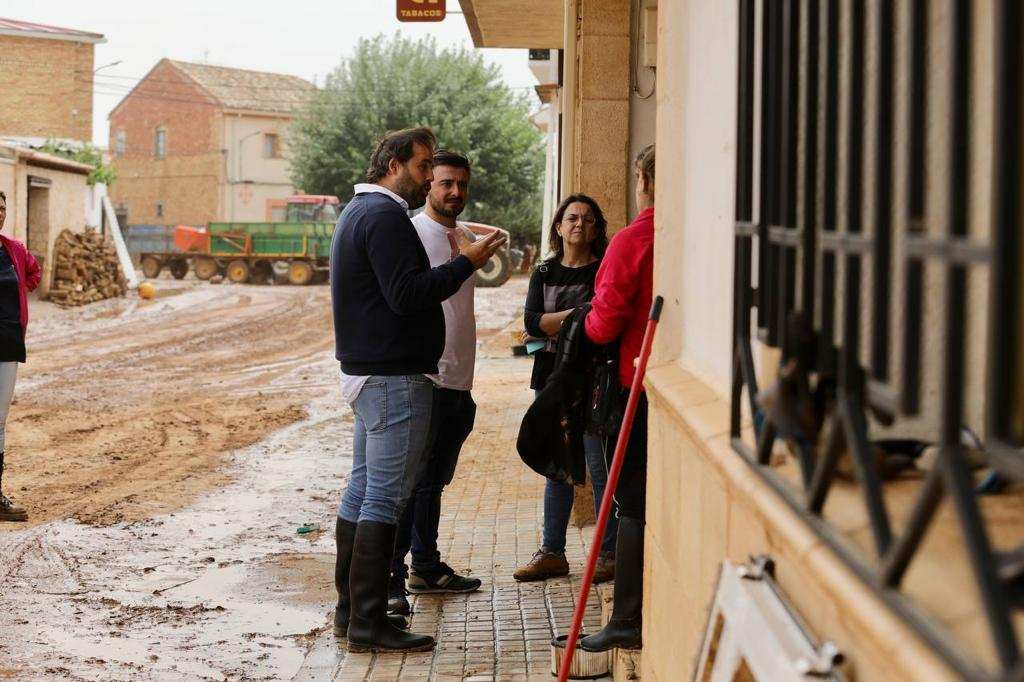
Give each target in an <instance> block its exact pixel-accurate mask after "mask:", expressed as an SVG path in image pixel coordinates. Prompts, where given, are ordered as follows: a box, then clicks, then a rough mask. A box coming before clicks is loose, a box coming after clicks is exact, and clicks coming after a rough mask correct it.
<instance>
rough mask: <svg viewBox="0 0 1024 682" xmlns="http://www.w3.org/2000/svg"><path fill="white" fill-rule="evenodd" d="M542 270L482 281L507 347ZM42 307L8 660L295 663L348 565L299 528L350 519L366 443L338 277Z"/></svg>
mask: <svg viewBox="0 0 1024 682" xmlns="http://www.w3.org/2000/svg"><path fill="white" fill-rule="evenodd" d="M525 286H526V282H525V280H523V279H514V280H512V281H510V282H509V283H508V284H506V285H505V286H503V287H501V288H500V289H480V290H478V294H477V307H478V326H479V327H480V330H481V333H480V336H481V338H482V340H484V342H485V343H486V340H487V339H488V337H490V339H491V341H492V343H491V346H492V347H493V346H495V344H494V341H498V339H496V338H495V336H494V335H495V332H497V331H498V330H499V329H501V328H503V327H505V326H506V324H507V323H508V322H509V321H511V320H512V319H513V318H514V317H515V316H516V315H517V314H518V310H519V307H520V306H521V303H522V300H523V298H524V296H525ZM32 314H33V319H32V322H31V325H30V330H29V339H28V347H29V363H28V364H27V365H24V366H22V372H21V374H20V375H19V378H18V388H17V392H16V403H15V405H14V406H13V407H12V412H11V416H10V419H9V420H8V424H7V433H8V444H9V448H8V463H9V468H8V471H7V473H6V474H5V480H4V484H5V485H4V489H5V490H6V491H8V492H9V494H10V495H11V497H13V498H15V499H16V500H17V501H18V502H19V503H22V504H23V505H25V506H26V507H27V508H28V510H29V514H30V519H31V520H30V522H29V523H28V524H4V525H2V526H0V621H2V622H3V626H2V627H0V678H3V677H10V678H17V679H139V678H140V677H141V678H152V679H240V678H245V679H289V678H292V677H294V676H295V675H296V674H297V673H298V672H299V671H300V669H302V663H303V661H304V659H305V658H306V656H307V654H308V652H309V649H310V647H311V645H312V642H313V641H314V639H315V638H316V635H317V634H319V633H320V632H322V631H323V629H324V628H325V627H326V625H327V623H328V616H329V613H330V606H331V597H332V593H331V592H332V586H331V583H330V574H331V566H332V564H331V562H332V561H333V558H332V552H333V540H332V535H331V533H330V532H323V531H321V532H313V533H310V534H305V535H300V534H298V533H297V532H296V530H297V528H298V527H299V526H300V525H302V524H304V523H319V524H321V526H322V527H323V528H324V531H329V530H330V529H329V526H330V522H331V519H332V518H333V513H334V511H333V510H334V507H335V505H336V504H337V499H338V494H339V492H340V490H341V488H342V486H343V485H344V476H343V474H344V472H346V471H347V465H348V462H347V459H348V457H349V452H350V429H351V415H350V413H349V411H348V409H347V407H343V406H342V405H341V404H340V400H339V398H338V390H337V364H336V363H335V362H334V360H333V335H332V327H331V320H330V310H329V292H328V290H327V288H326V287H287V286H277V287H275V286H232V285H210V284H205V283H200V282H195V281H191V280H189V279H186V280H183V281H180V282H178V281H174V280H170V279H162V280H160V281H159V292H158V297H157V298H156V299H155V300H152V301H140V300H138V299H136V298H125V299H119V300H114V301H105V302H102V303H97V304H93V305H91V306H87V307H85V308H80V309H75V310H59V309H57V308H55V307H53V306H50V305H49V304H46V303H33V307H32ZM496 345H497V346H498V347H502V346H503V345H504V344H503V343H502V342H499V343H497V344H496ZM482 362H487V360H486V359H484V360H482Z"/></svg>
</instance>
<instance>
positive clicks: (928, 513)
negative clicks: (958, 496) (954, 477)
mask: <svg viewBox="0 0 1024 682" xmlns="http://www.w3.org/2000/svg"><path fill="white" fill-rule="evenodd" d="M942 495H943V485H942V469H941V468H940V467H938V466H936V467H934V468H932V470H931V471H929V472H928V477H927V478H926V479H925V482H924V487H923V489H922V490H921V492H920V493H919V494H918V497H917V499H916V500H915V502H914V507H913V509H911V511H910V516H909V517H908V519H907V526H906V529H905V530H904V531H903V535H902V536H900V538H899V539H898V540H897V541H896V543H895V544H894V545H893V546H892V547H890V548H889V551H888V553H886V555H885V556H884V557H883V558H882V566H881V569H880V571H879V573H880V576H881V582H882V585H884V586H885V587H899V585H900V583H901V582H903V576H904V574H905V573H906V571H907V568H908V567H909V566H910V561H911V559H913V558H914V555H915V554H916V553H917V550H918V548H919V547H920V546H921V541H922V540H923V539H924V536H925V533H926V532H927V530H928V526H929V524H930V523H931V521H932V518H933V517H934V516H935V512H936V511H937V510H938V508H939V503H940V502H941V501H942Z"/></svg>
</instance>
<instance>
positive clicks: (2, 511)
mask: <svg viewBox="0 0 1024 682" xmlns="http://www.w3.org/2000/svg"><path fill="white" fill-rule="evenodd" d="M3 481H4V453H2V452H0V521H28V512H27V511H25V509H24V508H22V507H19V506H18V505H16V504H14V503H13V502H11V501H10V500H9V499H7V496H6V495H4V493H3Z"/></svg>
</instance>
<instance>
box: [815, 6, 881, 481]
mask: <svg viewBox="0 0 1024 682" xmlns="http://www.w3.org/2000/svg"><path fill="white" fill-rule="evenodd" d="M849 11H850V26H849V31H848V32H849V35H850V38H849V43H850V50H849V52H850V60H849V61H850V73H849V79H850V80H849V92H848V95H847V118H848V119H849V125H848V132H847V135H848V137H847V144H846V159H847V166H846V188H845V189H846V196H845V200H846V230H845V232H846V234H847V235H849V234H853V235H860V234H862V233H863V226H862V225H861V218H862V215H861V202H862V199H863V197H862V189H863V188H862V185H863V173H864V169H863V167H862V162H863V151H862V146H863V130H862V129H863V127H864V114H863V107H864V4H863V3H861V2H852V3H850V4H849ZM830 236H831V235H830ZM822 242H823V246H827V240H822ZM871 248H872V249H873V248H874V244H873V243H872V244H871ZM843 256H844V259H843V260H844V266H845V267H844V275H845V276H844V278H843V284H844V287H843V342H842V348H841V350H840V364H839V385H840V387H841V390H844V389H845V391H846V392H847V394H848V395H851V394H853V393H856V395H857V396H858V397H859V396H860V395H862V393H863V391H862V386H863V382H862V381H861V372H860V322H861V319H860V317H861V315H860V311H861V276H860V272H861V258H860V253H856V252H853V251H846V252H844V254H843ZM857 402H858V404H860V405H863V401H857ZM850 423H851V424H852V423H853V422H850ZM861 438H863V439H865V440H866V439H867V431H866V430H865V432H864V435H863V436H860V435H859V434H858V435H854V437H853V438H848V442H850V443H851V445H856V443H855V442H854V441H855V440H857V439H861ZM865 461H866V460H865Z"/></svg>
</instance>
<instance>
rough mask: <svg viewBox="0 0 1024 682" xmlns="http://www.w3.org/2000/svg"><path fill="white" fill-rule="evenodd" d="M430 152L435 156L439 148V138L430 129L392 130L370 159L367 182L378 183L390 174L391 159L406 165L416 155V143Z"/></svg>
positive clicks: (383, 138)
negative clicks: (435, 151)
mask: <svg viewBox="0 0 1024 682" xmlns="http://www.w3.org/2000/svg"><path fill="white" fill-rule="evenodd" d="M417 142H419V143H420V144H421V145H423V146H424V147H426V148H427V149H429V150H430V153H431V154H433V153H434V150H435V149H436V148H437V138H436V137H434V133H433V132H432V131H431V130H430V128H405V129H404V130H392V131H389V132H387V133H385V134H384V137H382V138H381V139H380V142H378V143H377V148H376V149H374V150H373V155H372V156H371V157H370V167H369V168H367V169H366V181H367V182H377V181H378V180H380V179H381V178H383V177H384V176H385V175H387V174H388V170H389V168H388V166H389V164H390V163H391V159H396V160H397V161H398V162H399V163H405V162H406V161H408V160H409V159H411V158H412V155H413V154H414V153H415V147H414V145H415V143H417Z"/></svg>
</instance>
